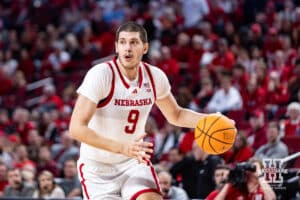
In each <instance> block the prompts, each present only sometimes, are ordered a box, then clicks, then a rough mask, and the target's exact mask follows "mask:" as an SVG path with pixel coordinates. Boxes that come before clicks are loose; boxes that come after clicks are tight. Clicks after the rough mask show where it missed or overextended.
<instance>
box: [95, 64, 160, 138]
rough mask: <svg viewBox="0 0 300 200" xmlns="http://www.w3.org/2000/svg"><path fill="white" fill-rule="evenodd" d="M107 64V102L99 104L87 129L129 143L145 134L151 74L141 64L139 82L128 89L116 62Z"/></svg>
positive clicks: (128, 83)
mask: <svg viewBox="0 0 300 200" xmlns="http://www.w3.org/2000/svg"><path fill="white" fill-rule="evenodd" d="M109 64H110V67H111V68H112V70H113V74H112V76H114V78H112V79H113V80H112V86H111V87H112V88H111V91H110V94H109V97H108V98H106V102H105V101H104V102H103V101H102V102H100V103H99V105H98V107H97V110H96V113H95V115H94V116H93V118H92V120H91V122H90V124H89V126H90V127H91V128H92V129H94V130H96V131H97V132H98V133H101V134H103V135H105V137H109V138H112V139H118V140H122V141H131V140H133V139H134V138H136V137H137V136H138V135H141V134H143V133H144V127H145V123H146V120H147V117H148V114H149V112H150V110H151V108H152V105H153V103H154V102H155V95H154V90H153V88H152V83H151V79H152V78H151V76H152V74H151V72H149V71H147V70H146V66H145V65H144V64H142V63H141V65H140V69H139V73H138V79H137V81H136V82H134V83H133V84H132V85H131V83H130V82H129V81H128V80H126V78H125V77H124V76H123V75H122V74H121V73H120V70H119V69H118V66H117V65H116V62H113V61H111V62H109ZM149 73H150V74H151V75H150V74H149ZM152 80H153V79H152Z"/></svg>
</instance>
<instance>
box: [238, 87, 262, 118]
mask: <svg viewBox="0 0 300 200" xmlns="http://www.w3.org/2000/svg"><path fill="white" fill-rule="evenodd" d="M241 95H242V98H243V102H244V108H245V109H246V111H248V112H251V111H253V110H255V109H263V108H264V106H265V104H266V91H265V89H264V88H262V87H258V88H256V89H255V90H254V91H253V92H248V90H243V89H242V90H241Z"/></svg>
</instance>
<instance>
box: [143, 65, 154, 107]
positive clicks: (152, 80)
mask: <svg viewBox="0 0 300 200" xmlns="http://www.w3.org/2000/svg"><path fill="white" fill-rule="evenodd" d="M144 66H145V69H146V72H147V74H148V76H149V78H150V82H151V86H152V89H153V94H154V100H155V101H156V89H155V83H154V79H153V76H152V73H151V70H150V67H149V66H148V64H146V63H144Z"/></svg>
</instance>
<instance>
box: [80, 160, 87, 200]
mask: <svg viewBox="0 0 300 200" xmlns="http://www.w3.org/2000/svg"><path fill="white" fill-rule="evenodd" d="M83 166H84V164H83V163H81V164H80V166H79V173H80V177H81V180H82V181H81V182H80V183H81V185H82V187H83V191H84V194H85V196H86V198H87V199H90V196H89V194H88V192H87V188H86V185H85V179H84V177H83V171H82V167H83Z"/></svg>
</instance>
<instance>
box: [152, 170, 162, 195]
mask: <svg viewBox="0 0 300 200" xmlns="http://www.w3.org/2000/svg"><path fill="white" fill-rule="evenodd" d="M150 169H151V173H152V176H153V178H154V181H155V184H156V189H157V190H158V192H159V193H160V191H161V190H160V187H159V184H158V179H157V176H156V173H155V170H154V167H153V166H152V164H151V165H150Z"/></svg>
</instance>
